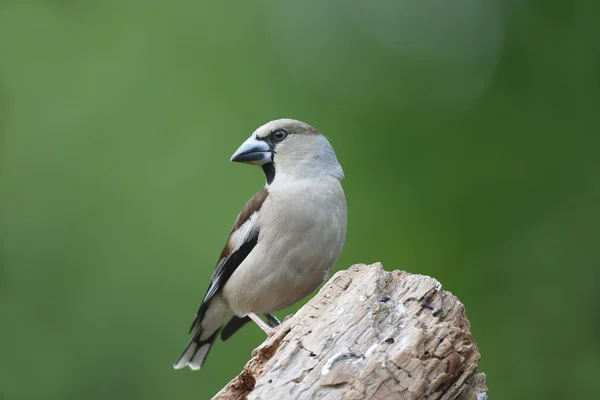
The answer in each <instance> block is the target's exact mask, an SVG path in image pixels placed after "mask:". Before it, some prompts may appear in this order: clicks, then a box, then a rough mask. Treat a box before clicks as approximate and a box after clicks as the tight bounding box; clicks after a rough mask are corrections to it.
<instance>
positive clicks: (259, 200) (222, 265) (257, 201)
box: [190, 187, 269, 332]
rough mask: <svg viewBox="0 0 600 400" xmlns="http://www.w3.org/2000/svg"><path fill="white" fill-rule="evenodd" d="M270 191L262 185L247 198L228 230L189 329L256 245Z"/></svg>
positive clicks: (194, 324) (193, 327)
mask: <svg viewBox="0 0 600 400" xmlns="http://www.w3.org/2000/svg"><path fill="white" fill-rule="evenodd" d="M268 195H269V191H268V190H267V188H266V187H263V188H262V189H261V190H259V191H258V192H257V193H256V194H255V195H254V196H253V197H252V198H251V199H250V200H248V202H247V203H246V205H245V206H244V208H243V209H242V212H241V213H240V214H239V215H238V217H237V219H236V221H235V224H234V225H233V228H232V229H231V233H230V234H229V239H227V244H226V245H225V248H224V249H223V251H222V252H221V256H220V258H219V261H218V262H217V265H216V267H215V270H214V272H213V274H212V276H211V278H210V285H209V287H208V290H207V291H206V295H205V296H204V299H203V300H202V304H200V307H199V309H198V312H197V313H196V317H195V318H194V321H193V322H192V326H191V328H190V332H191V331H192V330H194V329H197V328H198V327H199V326H200V323H201V321H202V318H203V317H204V313H205V312H206V308H207V307H208V303H209V302H210V300H211V299H212V298H213V297H214V296H215V294H217V293H218V292H219V290H220V289H221V288H222V287H223V286H224V285H225V283H226V282H227V280H228V279H229V277H230V276H231V275H232V274H233V272H234V271H235V270H236V268H237V267H238V266H239V265H240V264H241V263H242V261H244V260H245V259H246V257H247V256H248V254H250V252H251V251H252V249H253V248H254V246H256V243H257V242H258V233H259V231H260V229H259V226H258V224H257V223H256V222H257V220H258V216H259V213H260V209H261V207H262V205H263V203H264V201H265V199H266V198H267V196H268Z"/></svg>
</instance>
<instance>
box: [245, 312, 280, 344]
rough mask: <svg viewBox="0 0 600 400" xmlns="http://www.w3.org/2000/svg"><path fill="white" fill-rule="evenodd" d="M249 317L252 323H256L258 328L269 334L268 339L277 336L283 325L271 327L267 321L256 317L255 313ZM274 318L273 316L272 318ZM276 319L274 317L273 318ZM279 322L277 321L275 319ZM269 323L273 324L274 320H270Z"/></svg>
mask: <svg viewBox="0 0 600 400" xmlns="http://www.w3.org/2000/svg"><path fill="white" fill-rule="evenodd" d="M248 317H250V319H251V320H252V321H254V322H255V323H256V325H258V327H259V328H260V329H262V330H263V332H265V333H266V334H267V337H269V338H270V337H272V336H273V335H275V334H276V333H277V330H278V329H279V327H280V326H281V325H277V326H271V325H270V324H269V323H266V322H265V321H263V320H262V319H261V318H260V317H259V316H258V315H256V314H255V313H249V314H248ZM271 317H272V316H271ZM273 318H274V317H273ZM275 320H276V321H277V319H275ZM269 322H273V321H272V320H270V319H269Z"/></svg>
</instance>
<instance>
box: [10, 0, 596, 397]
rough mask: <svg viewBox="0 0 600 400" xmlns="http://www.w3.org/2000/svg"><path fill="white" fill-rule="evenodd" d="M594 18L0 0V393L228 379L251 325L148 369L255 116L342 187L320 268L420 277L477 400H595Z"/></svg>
mask: <svg viewBox="0 0 600 400" xmlns="http://www.w3.org/2000/svg"><path fill="white" fill-rule="evenodd" d="M599 20H600V2H598V1H591V0H589V1H583V0H582V1H575V0H574V1H554V2H552V1H542V0H536V1H534V0H505V1H500V0H498V1H494V0H453V1H448V0H429V1H423V0H387V1H384V0H369V1H367V0H362V1H358V0H353V1H350V0H337V1H323V0H318V1H317V0H312V1H289V0H271V1H267V0H260V1H215V2H201V1H191V0H187V1H186V0H171V1H169V2H167V1H154V0H105V1H83V0H80V1H76V0H46V1H42V0H37V1H35V0H0V191H1V194H0V196H1V197H0V202H1V203H0V204H1V208H0V240H1V245H2V246H1V247H0V321H1V322H0V323H1V327H0V339H1V340H0V398H2V399H7V400H19V399H80V398H89V399H107V398H111V399H137V398H143V399H145V400H153V399H166V398H168V399H184V398H187V399H208V398H210V396H212V395H213V394H214V393H216V392H217V390H218V389H220V388H221V387H222V386H224V385H225V384H226V383H227V382H228V381H229V380H230V379H231V378H232V377H233V376H234V375H236V374H237V373H238V372H239V371H240V369H241V368H242V366H243V365H244V363H245V361H246V360H247V359H248V358H249V356H250V352H251V351H252V349H253V348H254V347H256V346H257V345H258V344H259V343H260V342H261V341H262V340H263V338H264V335H263V334H262V333H261V332H260V331H259V330H258V329H257V328H256V327H254V326H250V325H249V326H247V327H245V328H244V329H243V330H242V331H241V332H240V333H239V334H237V335H236V336H235V337H234V338H232V339H231V341H230V342H228V343H226V344H222V343H217V345H216V346H215V347H214V349H213V350H212V352H211V354H210V357H209V358H208V361H207V363H206V365H205V368H203V370H202V371H200V372H198V373H193V372H191V371H189V370H185V371H174V370H173V369H172V368H171V364H172V362H173V361H174V360H175V358H176V357H177V356H178V355H179V353H180V352H181V350H182V349H183V347H184V346H185V344H186V342H187V340H188V336H187V335H186V333H187V328H188V327H189V324H190V322H191V320H192V318H193V315H194V313H195V311H196V308H197V305H198V303H199V302H200V300H201V298H202V296H203V295H204V292H205V289H206V287H207V285H208V280H209V276H210V274H211V272H212V269H213V266H214V263H215V262H216V259H217V256H218V254H219V252H220V251H221V248H222V246H223V244H224V242H225V240H226V237H227V235H228V232H229V229H230V227H231V225H232V223H233V221H234V219H235V216H236V215H237V213H238V211H239V210H240V209H241V207H242V205H243V204H244V203H245V201H246V200H247V199H248V198H249V197H250V196H252V194H253V193H254V192H255V191H256V190H258V188H259V187H260V186H262V185H263V183H264V177H263V175H262V172H261V171H260V170H259V169H257V168H253V167H250V166H245V165H234V164H231V163H229V162H228V160H229V157H230V156H231V154H232V153H233V151H234V150H235V149H236V148H237V146H238V145H239V144H240V143H241V142H242V141H243V140H245V139H246V137H247V136H249V135H250V134H251V133H252V131H253V130H254V129H255V128H257V127H258V126H259V125H262V124H263V123H265V122H267V121H269V120H271V119H276V118H280V117H291V118H297V119H302V120H304V121H306V122H308V123H310V124H312V125H314V126H315V127H317V128H318V129H320V130H321V131H322V132H324V133H325V135H327V136H328V137H329V138H330V140H331V142H332V144H333V146H334V148H335V149H336V151H337V154H338V158H339V160H340V162H341V164H342V165H343V167H344V170H345V173H346V180H345V181H344V185H345V189H346V194H347V198H348V207H349V221H348V222H349V223H348V237H347V241H346V247H345V250H344V252H343V254H342V256H341V259H340V261H339V263H338V265H337V267H336V268H337V269H341V268H347V267H348V266H350V265H351V264H353V263H360V262H365V263H370V262H375V261H382V262H383V263H384V265H385V267H386V268H387V269H405V270H408V271H410V272H414V273H421V274H427V275H432V276H435V277H436V278H438V279H439V280H440V281H441V282H442V283H443V284H444V287H445V288H446V289H448V290H450V291H452V292H453V293H455V294H456V295H458V296H459V297H460V299H461V300H462V301H463V302H464V304H465V306H466V310H467V316H468V317H469V319H470V321H471V325H472V326H471V327H472V332H473V335H474V337H475V340H476V341H477V342H478V344H479V346H480V349H481V352H482V355H483V359H482V362H481V365H480V367H481V370H482V371H484V372H486V374H487V376H488V385H489V388H490V391H491V394H492V398H497V399H517V398H523V399H525V398H527V399H571V398H573V399H574V398H579V399H585V398H598V397H597V396H598V394H599V393H600V379H598V375H600V340H599V339H600V317H599V315H600V314H599V311H598V309H599V307H600V300H599V299H600V297H599V296H598V295H597V294H596V291H597V286H598V282H599V278H600V245H599V243H598V239H599V238H600V234H599V224H600V157H599V151H600V116H599V113H600V85H599V81H600V45H599V42H598V39H599V38H600V25H599V24H598V21H599ZM292 311H293V310H292ZM286 314H287V313H286V312H282V313H280V314H279V316H280V317H282V316H284V315H286Z"/></svg>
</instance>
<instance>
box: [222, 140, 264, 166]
mask: <svg viewBox="0 0 600 400" xmlns="http://www.w3.org/2000/svg"><path fill="white" fill-rule="evenodd" d="M230 161H232V162H242V163H246V164H254V165H258V166H261V165H264V164H266V163H269V162H273V150H272V149H271V147H270V146H269V144H268V143H267V142H266V141H264V140H258V139H256V138H255V137H254V135H252V136H250V137H249V138H248V139H247V140H246V141H245V142H244V143H242V145H241V146H240V148H239V149H237V150H236V152H235V153H233V155H232V156H231V160H230Z"/></svg>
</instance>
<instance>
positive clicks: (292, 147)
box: [173, 118, 347, 370]
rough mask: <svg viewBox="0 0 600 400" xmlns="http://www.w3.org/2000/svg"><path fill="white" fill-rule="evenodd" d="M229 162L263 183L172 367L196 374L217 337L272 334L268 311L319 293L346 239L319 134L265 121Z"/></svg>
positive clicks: (330, 163)
mask: <svg viewBox="0 0 600 400" xmlns="http://www.w3.org/2000/svg"><path fill="white" fill-rule="evenodd" d="M230 161H231V162H238V163H246V164H251V165H255V166H259V167H261V168H262V170H263V172H264V175H265V178H266V183H265V185H264V186H263V187H262V188H261V189H260V190H259V191H258V192H257V193H256V194H255V195H254V196H253V197H252V198H251V199H250V200H249V201H248V202H247V203H246V205H245V206H244V207H243V209H242V211H241V212H240V213H239V215H238V217H237V219H236V220H235V223H234V225H233V228H232V230H231V233H230V235H229V238H228V240H227V243H226V245H225V247H224V249H223V251H222V252H221V255H220V257H219V260H218V262H217V264H216V267H215V270H214V272H213V274H212V276H211V278H210V284H209V286H208V289H207V291H206V294H205V296H204V298H203V300H202V302H201V304H200V307H199V309H198V312H197V313H196V316H195V318H194V320H193V322H192V326H191V328H190V333H191V332H193V336H192V338H191V340H190V342H189V343H188V345H187V346H186V348H185V350H184V351H183V353H182V354H181V356H180V357H179V358H178V359H177V360H176V361H175V363H174V364H173V367H174V368H175V369H182V368H185V367H186V366H187V367H189V368H191V369H192V370H199V369H200V367H201V366H202V365H203V363H204V361H205V359H206V357H207V355H208V352H209V350H210V348H211V346H212V345H213V343H214V342H215V339H216V338H217V336H218V334H219V332H221V340H223V341H225V340H227V339H228V338H229V337H230V336H231V335H233V334H234V333H235V332H236V331H237V330H238V329H239V328H240V327H241V326H243V325H244V324H245V323H246V322H248V321H249V320H253V321H254V322H255V323H256V324H257V325H258V326H259V327H260V328H261V329H263V330H264V331H265V332H266V333H267V335H272V334H273V332H274V331H275V329H277V328H276V325H277V324H278V320H277V319H276V318H275V317H274V316H272V314H271V313H273V312H276V311H280V310H282V309H284V308H287V307H290V306H292V305H293V304H295V303H296V302H298V301H299V300H301V299H303V298H304V297H306V296H307V295H309V294H310V293H311V292H312V291H313V290H315V289H316V288H318V287H319V286H320V285H321V283H323V282H324V281H325V279H327V277H328V275H329V273H330V271H331V269H332V268H333V266H334V265H335V264H336V262H337V260H338V258H339V256H340V253H341V251H342V249H343V246H344V241H345V239H346V225H347V206H346V197H345V194H344V190H343V188H342V185H341V181H342V179H343V178H344V172H343V170H342V167H341V166H340V164H339V162H338V160H337V157H336V154H335V152H334V150H333V148H332V147H331V144H330V143H329V141H328V140H327V139H326V138H325V136H324V135H323V134H321V132H319V131H318V130H317V129H315V128H313V127H312V126H310V125H308V124H306V123H304V122H301V121H298V120H294V119H287V118H284V119H278V120H274V121H271V122H268V123H266V124H264V125H262V126H261V127H259V128H258V129H256V130H255V131H254V132H253V133H252V135H251V136H250V137H249V138H248V139H247V140H246V141H244V142H243V143H242V145H241V146H240V147H239V148H238V149H237V150H236V151H235V153H234V154H233V156H232V157H231V160H230ZM259 314H262V315H264V316H265V317H266V319H267V321H268V323H265V322H264V321H263V320H262V319H261V318H260V316H259Z"/></svg>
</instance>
